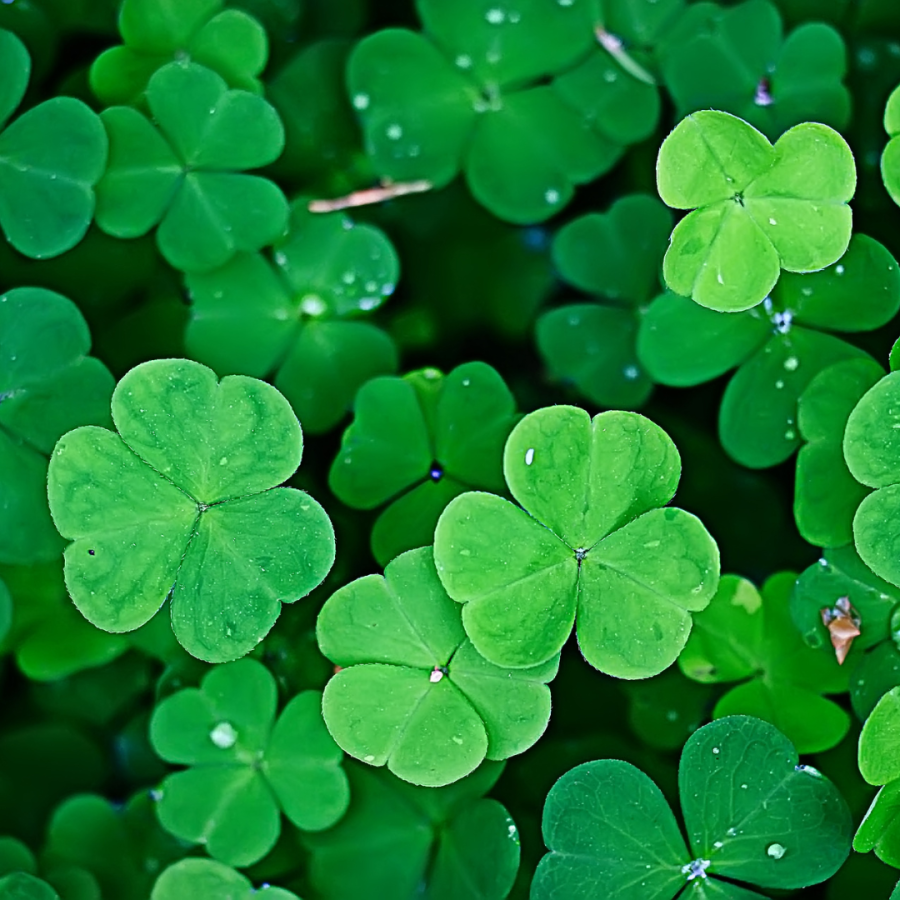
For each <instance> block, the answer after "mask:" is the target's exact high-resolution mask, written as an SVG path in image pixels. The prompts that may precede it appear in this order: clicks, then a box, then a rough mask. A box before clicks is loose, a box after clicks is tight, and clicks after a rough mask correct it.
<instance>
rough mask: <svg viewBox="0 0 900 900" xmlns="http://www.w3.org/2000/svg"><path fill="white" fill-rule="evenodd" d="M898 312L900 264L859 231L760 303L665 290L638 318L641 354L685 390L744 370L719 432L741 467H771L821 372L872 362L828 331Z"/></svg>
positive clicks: (660, 377)
mask: <svg viewBox="0 0 900 900" xmlns="http://www.w3.org/2000/svg"><path fill="white" fill-rule="evenodd" d="M898 308H900V268H898V266H897V263H896V261H895V260H894V258H893V257H892V256H891V254H890V253H889V252H888V251H887V250H886V249H885V248H884V247H883V246H882V245H881V244H879V243H878V242H877V241H875V240H873V239H872V238H870V237H866V236H865V235H855V236H854V237H853V240H852V241H851V242H850V247H849V249H848V250H847V253H846V254H845V255H844V256H843V257H842V258H841V260H840V262H838V263H836V264H834V265H832V266H830V267H829V268H827V269H825V270H824V271H822V272H815V273H812V274H807V275H797V274H793V273H787V274H785V275H783V276H782V278H781V280H780V281H779V282H778V284H777V285H776V286H775V289H774V290H773V292H772V294H771V296H770V297H767V298H766V300H765V301H764V303H763V305H762V306H761V307H759V308H755V309H750V310H746V311H744V312H738V313H722V312H717V311H716V310H710V309H704V308H703V307H702V306H699V305H698V304H696V303H693V302H692V301H691V300H689V299H687V298H685V297H679V296H677V295H675V294H671V293H669V294H665V295H664V296H662V297H660V298H658V299H657V300H655V301H654V302H653V303H652V304H651V305H650V308H649V309H648V311H647V313H646V315H645V316H644V319H643V320H642V322H641V330H640V334H639V335H638V356H639V357H640V360H641V363H642V364H643V366H644V367H645V368H646V369H647V371H648V372H649V374H650V376H651V377H652V378H653V379H654V380H655V381H657V382H658V383H660V384H666V385H672V386H676V387H688V386H692V385H696V384H701V383H703V382H704V381H709V380H711V379H713V378H717V377H718V376H719V375H722V374H723V373H725V372H727V371H728V370H729V369H732V368H734V367H735V366H737V367H738V370H737V373H736V374H735V375H734V377H733V378H732V379H731V381H730V382H729V384H728V387H727V388H726V390H725V394H724V396H723V398H722V405H721V407H720V409H719V436H720V438H721V441H722V445H723V446H724V448H725V450H726V451H727V452H728V454H729V455H730V456H731V457H732V458H734V459H735V460H737V461H738V462H739V463H741V464H742V465H744V466H749V467H751V468H765V467H767V466H773V465H776V464H777V463H780V462H784V460H786V459H788V458H789V457H790V455H791V454H792V453H793V452H794V450H795V449H796V448H797V447H798V446H800V444H801V436H800V434H799V433H798V409H797V404H798V400H799V398H800V396H801V395H802V394H803V392H804V391H805V390H806V388H807V387H808V386H809V384H810V382H811V381H812V380H813V378H814V377H815V376H816V375H818V374H819V372H821V371H822V370H823V369H825V368H827V367H829V366H831V365H833V364H835V363H838V362H842V361H844V360H850V359H857V360H860V359H861V360H867V361H868V362H869V363H871V360H870V358H869V357H868V356H867V355H866V354H864V353H863V352H862V351H861V350H858V349H857V348H856V347H854V346H853V345H851V344H849V343H847V342H846V341H843V340H841V339H839V338H837V337H833V336H832V335H830V334H829V333H828V332H830V331H844V332H856V331H868V330H872V329H875V328H878V327H880V326H881V325H883V324H884V323H885V322H887V321H889V320H890V319H891V318H892V317H893V316H894V315H895V314H896V312H897V310H898Z"/></svg>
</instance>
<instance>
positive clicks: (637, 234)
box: [537, 194, 672, 409]
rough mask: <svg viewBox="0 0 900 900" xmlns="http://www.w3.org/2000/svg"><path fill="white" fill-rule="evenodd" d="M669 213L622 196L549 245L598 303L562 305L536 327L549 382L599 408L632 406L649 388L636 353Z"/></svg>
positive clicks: (563, 269)
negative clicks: (566, 386) (564, 385)
mask: <svg viewBox="0 0 900 900" xmlns="http://www.w3.org/2000/svg"><path fill="white" fill-rule="evenodd" d="M671 230H672V216H671V214H670V213H669V211H668V210H667V209H666V208H665V207H664V206H663V205H662V204H661V203H660V202H659V201H658V200H657V199H656V198H655V197H651V196H649V195H648V194H630V195H628V196H625V197H621V198H620V199H619V200H617V201H616V202H615V203H614V204H613V205H612V206H611V207H610V209H609V212H607V213H605V214H602V215H601V214H599V213H589V214H588V215H585V216H581V217H579V218H577V219H575V220H574V221H572V222H569V223H568V224H567V225H566V226H565V227H563V228H562V229H561V230H560V231H559V232H558V233H557V235H556V237H555V239H554V241H553V251H552V252H553V259H554V262H555V264H556V268H557V270H558V271H559V273H560V275H561V276H562V278H563V280H564V281H566V282H567V283H568V284H571V285H572V286H573V287H576V288H578V289H579V290H582V291H585V292H586V293H589V294H594V295H596V296H597V299H598V300H599V302H597V303H579V304H575V305H571V306H561V307H559V308H557V309H554V310H551V311H550V312H546V313H544V315H543V316H541V318H540V319H539V320H538V323H537V344H538V348H539V349H540V352H541V355H542V356H543V357H544V360H545V361H546V363H547V365H548V367H549V369H550V373H551V375H552V376H553V377H555V378H557V379H559V380H562V381H563V382H564V383H567V382H568V383H572V384H574V386H575V388H576V389H577V390H578V392H579V393H580V394H582V395H584V396H585V397H586V398H587V399H588V400H590V401H591V402H592V403H596V404H598V405H599V406H607V407H614V408H625V409H635V408H637V407H639V406H641V405H642V404H643V403H644V402H645V401H646V400H647V398H648V397H649V396H650V392H651V391H652V390H653V381H652V380H651V379H650V378H649V377H648V376H647V374H646V372H644V371H643V369H642V367H641V366H640V364H639V363H638V359H637V350H636V348H635V344H636V339H637V332H638V325H639V323H640V317H641V312H642V309H643V307H644V306H645V305H646V304H647V303H649V302H650V300H651V299H652V298H653V297H654V296H655V295H656V294H657V293H658V292H659V276H658V272H659V266H660V263H661V261H662V257H663V254H664V253H665V248H666V244H667V242H668V236H669V232H670V231H671Z"/></svg>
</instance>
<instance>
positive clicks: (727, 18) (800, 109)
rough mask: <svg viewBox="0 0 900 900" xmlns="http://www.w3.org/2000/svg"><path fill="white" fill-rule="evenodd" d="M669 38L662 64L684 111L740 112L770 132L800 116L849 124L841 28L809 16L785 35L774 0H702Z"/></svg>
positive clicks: (802, 119) (774, 134) (797, 121)
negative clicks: (722, 2)
mask: <svg viewBox="0 0 900 900" xmlns="http://www.w3.org/2000/svg"><path fill="white" fill-rule="evenodd" d="M678 32H679V33H678V36H677V37H676V36H674V35H673V36H672V38H671V39H670V40H669V41H668V42H667V43H666V45H665V49H664V52H663V55H662V60H661V65H662V72H663V78H664V80H665V83H666V87H667V88H668V89H669V92H670V93H671V95H672V98H673V99H674V101H675V106H676V110H677V114H678V116H679V117H681V116H685V115H687V114H688V113H691V112H694V111H695V110H698V109H723V110H726V111H727V112H730V113H733V114H734V115H736V116H740V117H741V118H742V119H744V120H746V121H747V122H749V123H750V124H751V125H753V126H754V127H756V128H758V129H759V130H760V131H762V132H763V133H764V134H765V135H766V136H767V137H768V138H769V139H770V140H775V139H776V138H777V137H778V136H779V135H780V134H781V133H782V132H784V131H786V130H787V129H789V128H792V127H793V126H794V125H798V124H800V123H801V122H809V121H813V122H822V123H824V124H825V125H830V126H831V127H832V128H837V129H839V130H840V129H843V128H844V127H845V126H846V124H847V122H848V121H849V119H850V108H851V100H850V92H849V91H848V90H847V88H846V87H845V86H844V84H843V79H844V76H845V75H846V71H847V51H846V48H845V46H844V41H843V39H842V38H841V35H840V33H839V32H838V31H836V30H835V29H834V28H832V27H831V26H830V25H825V24H824V23H822V22H805V23H804V24H802V25H801V26H800V27H799V28H796V29H795V30H794V31H792V32H791V33H790V34H789V35H788V36H787V37H786V38H785V37H784V33H783V25H782V21H781V15H780V13H779V11H778V9H777V7H776V6H775V5H774V4H773V3H771V2H769V0H747V2H745V3H741V4H739V5H738V6H734V7H729V8H723V7H720V6H716V5H715V4H712V3H702V4H695V5H694V6H692V7H691V8H690V12H689V13H688V14H687V15H685V16H684V17H683V18H682V19H681V21H680V22H679V23H678Z"/></svg>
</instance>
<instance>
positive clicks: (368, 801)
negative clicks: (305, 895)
mask: <svg viewBox="0 0 900 900" xmlns="http://www.w3.org/2000/svg"><path fill="white" fill-rule="evenodd" d="M502 771H503V764H502V763H492V762H486V763H482V765H481V766H479V767H478V769H476V771H474V772H473V773H472V774H471V775H468V776H467V777H466V778H463V779H462V780H461V781H457V782H456V783H455V784H452V785H447V786H446V787H442V788H422V787H413V786H412V785H410V784H407V783H406V782H404V781H401V780H400V779H398V778H395V777H394V776H393V775H391V774H390V773H389V772H386V771H385V770H384V769H372V768H370V767H369V766H362V765H359V764H358V763H354V762H352V761H351V762H348V763H347V774H348V775H349V776H350V789H351V794H352V801H351V803H350V809H349V810H348V811H347V815H346V816H344V818H343V819H341V821H340V822H338V824H337V825H336V826H335V827H334V828H331V829H329V830H328V831H324V832H318V833H317V834H304V835H303V836H302V840H303V843H304V845H306V846H307V847H308V848H309V850H310V853H311V859H310V865H309V877H310V881H311V883H312V885H313V886H314V887H315V888H316V890H317V891H318V894H317V896H318V895H321V897H322V898H323V900H358V898H360V897H365V896H372V897H378V898H379V900H410V898H411V897H422V898H424V900H505V898H506V897H507V896H508V894H509V891H510V888H511V887H512V884H513V881H514V879H515V876H516V871H517V870H518V867H519V833H518V830H517V828H516V825H515V822H513V820H512V819H511V818H510V816H509V813H508V812H507V811H506V809H505V808H504V807H503V806H502V805H501V804H500V803H498V802H497V801H496V800H492V799H483V797H482V795H483V794H485V793H487V791H489V790H490V789H491V788H492V787H493V785H494V784H495V783H496V781H497V779H498V778H499V777H500V774H501V773H502Z"/></svg>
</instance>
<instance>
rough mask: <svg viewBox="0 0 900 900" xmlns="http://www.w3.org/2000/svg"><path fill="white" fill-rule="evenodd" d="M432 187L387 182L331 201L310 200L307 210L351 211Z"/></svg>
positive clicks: (419, 184) (421, 181) (402, 182)
mask: <svg viewBox="0 0 900 900" xmlns="http://www.w3.org/2000/svg"><path fill="white" fill-rule="evenodd" d="M432 187H433V185H432V184H431V182H430V181H425V180H424V179H422V180H419V181H397V182H387V183H384V184H381V185H379V186H378V187H373V188H366V189H365V190H362V191H354V192H353V193H352V194H347V196H346V197H335V198H334V199H333V200H310V201H309V206H308V209H309V211H310V212H313V213H329V212H337V211H338V210H341V209H352V208H353V207H355V206H371V205H372V204H373V203H384V202H385V200H393V199H394V198H395V197H405V196H406V195H407V194H423V193H424V192H425V191H430V190H431V188H432Z"/></svg>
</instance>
